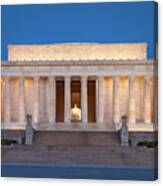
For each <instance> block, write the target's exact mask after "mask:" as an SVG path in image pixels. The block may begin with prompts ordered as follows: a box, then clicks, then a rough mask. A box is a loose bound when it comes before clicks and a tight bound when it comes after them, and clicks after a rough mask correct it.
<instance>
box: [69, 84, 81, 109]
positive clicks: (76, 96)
mask: <svg viewBox="0 0 163 186" xmlns="http://www.w3.org/2000/svg"><path fill="white" fill-rule="evenodd" d="M75 104H76V105H77V107H78V108H81V83H80V81H72V82H71V108H73V107H74V105H75Z"/></svg>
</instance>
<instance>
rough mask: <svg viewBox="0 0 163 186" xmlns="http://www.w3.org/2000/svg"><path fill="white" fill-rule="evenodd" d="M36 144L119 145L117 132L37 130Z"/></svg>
mask: <svg viewBox="0 0 163 186" xmlns="http://www.w3.org/2000/svg"><path fill="white" fill-rule="evenodd" d="M34 144H42V145H70V146H74V145H76V146H77V145H78V146H88V145H93V146H119V145H120V143H119V136H118V133H117V132H102V131H101V132H89V131H82V132H81V131H35V136H34Z"/></svg>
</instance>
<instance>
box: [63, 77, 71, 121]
mask: <svg viewBox="0 0 163 186" xmlns="http://www.w3.org/2000/svg"><path fill="white" fill-rule="evenodd" d="M70 112H71V78H70V77H69V76H66V77H65V82H64V122H65V123H70V122H71V116H70Z"/></svg>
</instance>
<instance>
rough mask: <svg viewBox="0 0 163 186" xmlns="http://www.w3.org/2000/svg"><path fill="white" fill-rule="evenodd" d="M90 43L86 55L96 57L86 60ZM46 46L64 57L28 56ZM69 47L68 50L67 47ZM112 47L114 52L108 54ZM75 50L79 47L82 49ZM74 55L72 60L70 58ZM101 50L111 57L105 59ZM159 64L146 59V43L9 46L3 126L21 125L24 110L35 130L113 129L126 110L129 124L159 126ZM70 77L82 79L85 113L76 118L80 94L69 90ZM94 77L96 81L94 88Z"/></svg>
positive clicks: (4, 64)
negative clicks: (74, 103)
mask: <svg viewBox="0 0 163 186" xmlns="http://www.w3.org/2000/svg"><path fill="white" fill-rule="evenodd" d="M88 46H89V49H88V54H87V55H89V54H90V55H89V56H93V57H90V58H89V60H84V59H85V57H86V56H85V55H86V54H85V52H84V51H86V49H87V47H88ZM95 46H96V47H95ZM32 47H33V50H32V51H31V49H32ZM67 47H68V49H67ZM91 47H92V48H91ZM103 47H104V48H105V50H104V51H105V52H102V51H103V50H102V49H103ZM127 47H128V50H127ZM26 48H27V51H26V50H25V49H26ZM39 48H40V49H39ZM50 48H51V49H50ZM76 48H77V49H76ZM95 48H96V52H97V53H96V54H95V53H94V52H93V54H94V55H93V54H92V53H91V50H92V51H94V50H95ZM116 48H117V50H116ZM43 49H45V51H53V50H54V51H55V52H58V53H59V52H60V55H61V54H62V55H63V56H64V58H63V59H64V60H63V59H62V60H60V58H57V55H59V54H57V55H56V57H55V59H54V56H53V58H50V59H53V60H50V61H43V60H44V57H42V58H40V59H39V60H40V61H39V60H38V58H34V59H33V58H32V59H33V60H32V61H30V60H29V59H30V58H29V55H30V54H31V55H32V56H35V55H36V54H38V52H39V51H42V50H43ZM69 49H71V50H70V51H71V52H70V54H68V53H67V52H66V51H67V50H69ZM109 49H112V50H111V51H112V53H110V52H109V53H108V54H107V51H109ZM35 50H36V52H35V53H34V51H35ZM73 50H74V51H76V50H78V53H79V51H81V52H80V55H77V54H78V53H74V51H73ZM134 50H135V53H134V52H133V51H134ZM25 51H26V53H25ZM30 51H31V53H30ZM118 52H120V53H119V58H118ZM34 54H35V55H34ZM111 54H112V55H111ZM125 54H126V55H125ZM22 55H24V58H23V61H21V59H22V58H21V57H22ZM42 55H44V52H43V53H42ZM49 55H50V54H49ZM63 56H62V57H63ZM70 56H71V59H73V60H74V61H73V60H71V61H69V58H70ZM72 56H73V57H74V58H72ZM77 56H78V58H77ZM100 56H103V57H102V58H104V59H105V58H106V59H107V60H101V59H102V58H101V57H100ZM122 56H123V57H122ZM126 56H127V57H130V58H131V59H126ZM51 57H52V56H51ZM110 57H114V59H112V60H110ZM56 58H57V59H58V60H57V61H56ZM120 58H122V59H120ZM136 58H137V59H136ZM15 59H17V61H15ZM66 59H67V60H66ZM24 60H26V61H24ZM156 65H157V64H156V62H155V61H151V60H147V59H146V44H131V45H129V44H128V45H126V44H124V45H123V44H120V45H118V44H117V45H109V44H105V45H101V44H96V45H95V44H94V45H84V44H82V45H77V44H75V45H54V46H46V47H45V46H40V47H38V46H37V47H36V46H22V48H21V46H10V47H9V61H7V62H2V81H1V87H2V104H1V105H2V109H1V110H2V128H4V129H12V128H15V129H20V128H21V129H23V128H25V115H26V114H32V116H33V120H34V123H35V127H36V129H37V130H43V129H45V130H76V129H77V130H104V131H105V130H108V131H115V130H118V129H119V124H120V118H121V116H122V115H127V116H128V118H129V120H128V125H129V126H128V127H129V130H131V131H137V130H140V131H141V130H143V131H153V130H156V129H157V127H155V126H156V123H155V122H154V121H156V119H155V117H156V114H155V106H154V105H155V103H156V93H155V91H154V88H155V87H156V81H155V79H156V78H155V76H154V69H155V68H156ZM72 82H78V84H79V86H80V89H81V91H79V92H78V94H79V96H80V100H79V107H80V109H81V116H82V117H81V121H80V122H79V123H76V124H74V123H72V122H71V115H70V111H71V108H72V99H73V100H74V99H77V98H74V95H75V94H72V91H71V88H72V87H71V85H72ZM91 82H92V83H94V84H95V89H94V91H92V93H90V90H91V89H90V83H91ZM58 83H60V85H61V86H60V89H59V88H58ZM62 90H63V91H62ZM92 90H93V89H92ZM76 95H77V94H76ZM91 95H92V96H93V95H94V96H95V99H92V98H91ZM94 96H93V97H94ZM78 99H79V98H78ZM91 99H92V101H90V100H91ZM92 102H94V103H93V104H92ZM58 104H59V105H58ZM58 110H59V112H60V113H58ZM61 112H62V113H61ZM59 115H60V116H59ZM62 116H63V117H62ZM59 117H60V119H59ZM62 118H63V119H62ZM90 118H94V119H90ZM57 121H59V122H57Z"/></svg>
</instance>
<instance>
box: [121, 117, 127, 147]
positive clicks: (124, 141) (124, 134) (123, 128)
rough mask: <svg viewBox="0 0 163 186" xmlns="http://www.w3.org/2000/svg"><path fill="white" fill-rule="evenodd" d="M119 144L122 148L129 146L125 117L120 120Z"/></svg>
mask: <svg viewBox="0 0 163 186" xmlns="http://www.w3.org/2000/svg"><path fill="white" fill-rule="evenodd" d="M120 142H121V146H123V147H128V146H129V139H128V126H127V116H122V118H121V128H120Z"/></svg>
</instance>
